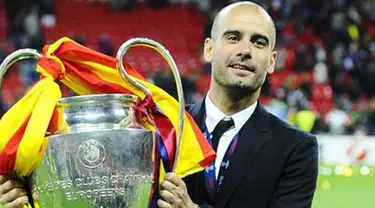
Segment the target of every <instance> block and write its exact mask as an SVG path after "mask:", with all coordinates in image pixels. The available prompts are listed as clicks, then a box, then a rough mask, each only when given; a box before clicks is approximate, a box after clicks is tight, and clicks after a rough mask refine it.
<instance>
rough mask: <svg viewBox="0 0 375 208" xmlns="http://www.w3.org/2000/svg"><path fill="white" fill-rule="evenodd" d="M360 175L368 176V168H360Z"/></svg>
mask: <svg viewBox="0 0 375 208" xmlns="http://www.w3.org/2000/svg"><path fill="white" fill-rule="evenodd" d="M360 172H361V174H362V175H364V176H365V175H368V174H369V173H370V168H368V167H367V166H363V167H361V170H360Z"/></svg>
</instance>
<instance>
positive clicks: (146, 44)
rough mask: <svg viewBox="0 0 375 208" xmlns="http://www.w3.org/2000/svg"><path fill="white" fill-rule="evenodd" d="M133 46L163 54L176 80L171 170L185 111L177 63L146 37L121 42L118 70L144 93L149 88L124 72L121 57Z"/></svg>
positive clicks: (148, 92) (178, 148)
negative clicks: (176, 117)
mask: <svg viewBox="0 0 375 208" xmlns="http://www.w3.org/2000/svg"><path fill="white" fill-rule="evenodd" d="M135 46H144V47H148V48H152V49H154V50H155V51H157V52H158V53H159V54H160V55H162V56H163V58H164V59H165V60H166V61H167V63H168V66H169V67H170V69H171V70H172V73H173V77H174V80H175V82H176V87H177V95H178V101H179V103H180V112H179V114H180V115H179V116H180V120H179V125H178V133H177V132H176V135H177V141H176V142H177V145H176V154H175V160H174V162H173V172H175V170H176V166H177V157H178V154H179V152H180V145H181V138H182V130H183V126H184V112H185V100H184V93H183V89H182V83H181V78H180V74H179V72H178V69H177V65H176V63H175V62H174V60H173V58H172V56H171V54H170V53H169V51H168V50H167V49H166V48H165V47H164V46H163V45H161V44H160V43H158V42H156V41H154V40H151V39H148V38H132V39H129V40H128V41H126V42H125V43H123V44H122V45H121V46H120V48H119V50H118V51H117V56H116V59H117V68H118V69H119V70H120V72H121V75H122V78H123V79H124V80H125V81H127V82H129V83H130V84H132V85H133V86H135V87H137V88H138V89H140V90H142V91H143V92H144V93H146V94H151V93H150V90H149V89H148V88H147V87H146V86H144V85H143V84H142V83H140V82H138V81H137V80H135V79H134V78H132V77H130V76H129V74H128V73H127V72H126V70H125V68H124V64H123V57H124V55H125V53H126V52H127V51H128V50H129V49H130V48H132V47H135Z"/></svg>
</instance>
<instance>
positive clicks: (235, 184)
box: [158, 2, 318, 208]
mask: <svg viewBox="0 0 375 208" xmlns="http://www.w3.org/2000/svg"><path fill="white" fill-rule="evenodd" d="M275 40H276V30H275V25H274V23H273V21H272V19H271V17H270V16H269V15H268V14H267V12H266V11H265V10H264V9H263V8H261V7H260V6H259V5H257V4H255V3H252V2H239V3H234V4H231V5H229V6H227V7H225V8H224V9H222V10H221V11H220V12H219V13H218V15H217V16H216V18H215V20H214V24H213V27H212V31H211V38H207V39H206V40H205V45H204V46H205V47H204V58H205V59H206V61H208V62H211V65H212V77H211V85H210V89H209V92H208V94H207V96H206V97H205V98H204V99H203V100H202V101H200V102H198V103H196V104H195V105H193V106H191V107H190V108H189V111H190V113H191V114H192V116H193V117H194V118H195V120H196V122H197V124H198V125H200V127H201V129H202V131H203V132H204V133H205V136H206V138H207V139H208V140H209V141H210V142H211V144H212V146H213V148H214V149H217V157H216V160H215V162H214V163H212V164H211V165H210V166H209V167H207V168H206V170H205V171H202V172H200V173H197V174H194V175H191V176H188V177H186V178H184V179H183V180H182V179H180V178H178V177H177V176H176V175H174V174H172V173H170V174H167V175H166V177H165V181H164V182H163V183H162V191H161V192H160V196H161V199H160V200H159V201H158V205H159V207H161V208H170V207H179V208H183V207H188V208H196V207H215V208H224V207H225V208H238V207H251V208H267V207H270V208H291V207H295V208H304V207H311V203H312V199H313V195H314V192H315V187H316V179H317V174H318V145H317V141H316V138H315V137H314V136H312V135H310V134H308V133H305V132H303V131H300V130H298V129H296V128H294V127H292V126H290V125H288V124H286V123H284V122H283V121H281V120H279V119H278V118H276V117H275V116H273V115H271V114H270V113H268V112H267V111H266V110H265V109H264V108H263V107H262V105H261V104H260V103H259V102H258V99H259V96H260V91H261V86H262V85H263V83H264V81H265V78H266V76H267V74H272V73H273V71H274V67H275V61H276V57H277V52H276V51H275V50H274V46H275Z"/></svg>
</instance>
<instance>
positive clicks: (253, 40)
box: [204, 7, 276, 92]
mask: <svg viewBox="0 0 375 208" xmlns="http://www.w3.org/2000/svg"><path fill="white" fill-rule="evenodd" d="M215 32H216V33H215V34H216V35H215V36H214V38H213V39H209V38H208V39H206V42H205V51H204V52H205V54H204V55H205V59H206V60H207V61H209V62H211V64H212V70H213V71H212V73H213V79H212V81H213V82H216V84H218V85H220V86H222V87H226V88H234V89H245V90H249V92H254V91H256V90H258V89H259V88H260V87H261V86H262V84H263V82H264V80H265V78H266V75H267V73H272V72H273V70H274V64H275V60H276V52H275V51H272V47H273V46H272V45H273V37H274V35H275V34H274V33H273V27H272V23H271V22H270V21H269V19H267V18H266V17H265V16H264V14H262V13H261V12H259V11H258V10H256V9H254V8H248V7H245V8H244V7H239V8H234V9H232V10H231V11H228V12H227V13H226V14H225V15H223V16H222V17H220V21H219V22H218V26H217V28H216V30H215Z"/></svg>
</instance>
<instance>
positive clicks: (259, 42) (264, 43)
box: [254, 39, 267, 48]
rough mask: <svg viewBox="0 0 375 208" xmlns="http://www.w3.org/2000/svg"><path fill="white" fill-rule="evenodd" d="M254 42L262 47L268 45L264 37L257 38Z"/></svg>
mask: <svg viewBox="0 0 375 208" xmlns="http://www.w3.org/2000/svg"><path fill="white" fill-rule="evenodd" d="M254 44H255V46H257V47H260V48H263V47H265V46H267V43H266V41H265V40H262V39H258V40H255V41H254Z"/></svg>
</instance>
